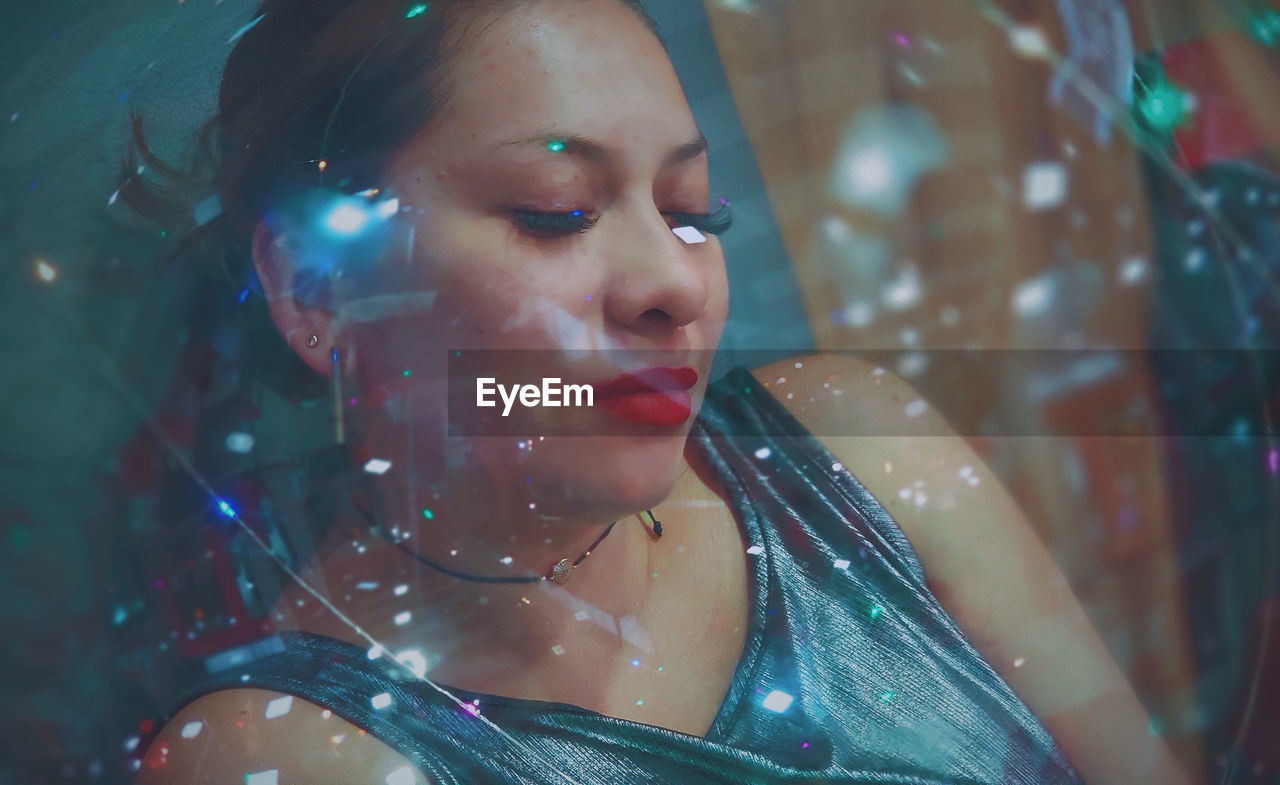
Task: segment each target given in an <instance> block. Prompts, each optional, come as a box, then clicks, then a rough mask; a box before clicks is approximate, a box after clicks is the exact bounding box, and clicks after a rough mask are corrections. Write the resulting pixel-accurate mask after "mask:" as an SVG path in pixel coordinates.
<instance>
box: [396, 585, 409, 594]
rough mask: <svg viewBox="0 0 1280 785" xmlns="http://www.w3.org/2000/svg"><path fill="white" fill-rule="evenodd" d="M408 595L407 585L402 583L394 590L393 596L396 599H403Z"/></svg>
mask: <svg viewBox="0 0 1280 785" xmlns="http://www.w3.org/2000/svg"><path fill="white" fill-rule="evenodd" d="M408 593H409V584H407V583H402V584H400V585H399V586H397V587H396V588H395V595H396V596H397V597H403V596H404V595H406V594H408Z"/></svg>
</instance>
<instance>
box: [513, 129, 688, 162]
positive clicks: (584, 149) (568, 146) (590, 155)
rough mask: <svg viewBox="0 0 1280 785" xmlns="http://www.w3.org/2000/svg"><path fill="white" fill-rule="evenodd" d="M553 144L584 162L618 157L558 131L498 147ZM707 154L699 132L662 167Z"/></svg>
mask: <svg viewBox="0 0 1280 785" xmlns="http://www.w3.org/2000/svg"><path fill="white" fill-rule="evenodd" d="M553 142H559V143H560V144H563V145H564V149H563V150H560V151H558V152H557V154H561V153H563V154H567V155H572V156H574V157H576V158H581V159H583V160H584V161H591V162H593V163H600V162H607V161H609V160H611V159H613V158H614V157H616V153H615V152H614V151H613V150H612V149H611V148H609V147H606V146H604V145H602V144H600V143H599V142H596V141H593V140H591V139H589V138H587V137H585V136H582V135H581V134H574V133H568V132H564V133H561V132H557V131H549V132H547V133H541V134H537V135H536V136H530V137H528V138H526V139H515V140H512V141H510V142H503V143H502V144H499V145H498V147H499V148H503V147H510V146H512V145H537V146H539V147H546V146H547V145H550V144H552V143H553ZM706 152H707V137H706V136H705V135H703V133H702V132H701V131H698V135H697V136H696V137H695V138H693V139H691V140H690V141H688V142H685V143H684V144H681V145H677V146H676V147H675V148H673V149H672V150H671V152H670V153H668V154H667V158H666V160H665V161H664V162H663V164H662V165H663V167H667V166H671V165H673V164H678V163H682V162H684V161H688V160H690V159H692V158H697V157H698V156H700V155H702V154H704V153H706Z"/></svg>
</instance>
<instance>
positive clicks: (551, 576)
mask: <svg viewBox="0 0 1280 785" xmlns="http://www.w3.org/2000/svg"><path fill="white" fill-rule="evenodd" d="M355 507H356V509H357V510H359V511H360V514H361V515H363V516H364V517H365V520H367V521H368V522H369V528H370V530H371V531H374V532H376V533H377V535H378V536H379V537H381V538H382V539H384V540H386V541H387V542H389V543H391V544H392V545H394V546H395V547H397V548H399V549H400V550H402V551H404V552H405V553H407V554H409V555H410V556H412V557H413V558H415V559H417V560H418V561H420V562H422V563H423V564H425V565H427V566H428V567H430V568H432V569H434V570H439V571H440V572H443V573H444V574H445V575H450V576H452V577H454V578H460V579H462V580H464V581H476V582H478V583H540V582H541V581H551V582H552V583H556V584H560V585H563V584H565V583H568V582H569V575H570V573H572V572H573V569H574V568H575V567H577V566H578V565H579V564H581V563H582V561H583V559H586V558H587V557H588V556H590V555H591V552H592V551H593V550H595V549H596V546H597V545H599V544H600V543H602V542H604V538H605V537H608V536H609V532H611V531H613V527H614V526H617V525H618V522H617V521H614V522H613V523H611V524H609V526H608V528H606V529H605V530H604V533H603V534H601V535H600V536H599V537H597V538H596V541H595V542H593V543H591V544H590V545H589V546H587V549H586V550H585V551H583V552H582V553H581V554H580V555H579V556H578V558H576V559H574V560H573V561H569V560H568V559H561V560H560V561H558V562H556V563H555V564H554V565H552V566H551V569H549V570H548V571H547V573H546V574H545V575H537V576H533V577H515V576H512V577H497V576H489V575H472V574H470V573H466V572H462V571H461V570H454V569H451V568H449V567H446V566H444V565H443V564H439V563H437V562H434V561H432V560H431V559H428V558H427V557H426V556H423V555H422V554H420V553H418V552H417V551H415V550H413V549H412V548H409V547H408V546H406V545H405V544H404V543H402V542H397V541H396V540H394V539H393V538H392V537H390V536H389V535H388V534H387V533H386V532H384V531H383V530H382V525H381V524H379V523H378V522H377V521H376V520H374V517H373V516H372V515H371V514H369V511H368V510H366V509H365V508H364V507H363V506H362V505H360V504H357V505H355ZM645 514H646V515H648V516H649V520H650V521H651V522H652V524H653V534H654V536H655V537H659V538H660V537H662V522H661V521H659V520H658V519H657V518H655V517H654V516H653V510H645Z"/></svg>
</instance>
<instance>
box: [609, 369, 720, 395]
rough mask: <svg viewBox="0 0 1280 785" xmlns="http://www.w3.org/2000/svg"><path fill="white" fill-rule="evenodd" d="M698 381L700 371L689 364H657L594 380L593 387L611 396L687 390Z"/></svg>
mask: <svg viewBox="0 0 1280 785" xmlns="http://www.w3.org/2000/svg"><path fill="white" fill-rule="evenodd" d="M697 383H698V372H697V371H695V370H694V369H692V368H690V367H689V366H687V365H685V366H680V367H678V368H676V367H667V366H655V367H653V368H645V369H643V370H639V371H635V372H633V373H624V374H622V375H620V376H615V377H613V378H612V379H605V380H604V381H599V382H594V383H593V384H592V387H594V388H595V391H596V393H597V394H598V395H601V396H604V397H609V396H615V395H630V394H632V393H639V392H666V391H668V390H687V389H689V388H690V387H693V386H694V385H695V384H697Z"/></svg>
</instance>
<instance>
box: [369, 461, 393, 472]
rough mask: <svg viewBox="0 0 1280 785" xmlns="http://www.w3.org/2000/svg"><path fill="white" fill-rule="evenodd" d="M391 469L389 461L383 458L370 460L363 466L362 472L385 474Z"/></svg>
mask: <svg viewBox="0 0 1280 785" xmlns="http://www.w3.org/2000/svg"><path fill="white" fill-rule="evenodd" d="M390 468H391V461H388V460H385V459H383V458H370V459H369V460H368V462H366V463H365V465H364V470H365V471H366V472H368V473H369V474H386V473H387V471H388V470H389V469H390Z"/></svg>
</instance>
